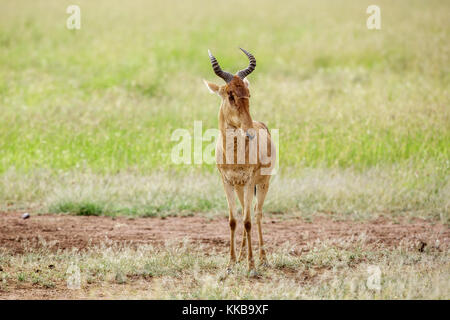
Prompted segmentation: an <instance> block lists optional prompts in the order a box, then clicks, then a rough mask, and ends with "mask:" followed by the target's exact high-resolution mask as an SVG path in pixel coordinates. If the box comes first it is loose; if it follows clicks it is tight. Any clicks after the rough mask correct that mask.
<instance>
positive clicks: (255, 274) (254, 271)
mask: <svg viewBox="0 0 450 320" xmlns="http://www.w3.org/2000/svg"><path fill="white" fill-rule="evenodd" d="M248 276H249V277H250V278H258V277H259V276H260V274H259V273H258V272H257V271H256V270H255V269H251V270H250V272H249V273H248Z"/></svg>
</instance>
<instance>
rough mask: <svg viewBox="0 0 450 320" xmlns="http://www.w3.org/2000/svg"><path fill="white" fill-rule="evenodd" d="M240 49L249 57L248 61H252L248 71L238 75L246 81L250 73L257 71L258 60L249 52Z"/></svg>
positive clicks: (240, 72)
mask: <svg viewBox="0 0 450 320" xmlns="http://www.w3.org/2000/svg"><path fill="white" fill-rule="evenodd" d="M239 49H241V50H242V52H244V53H245V55H246V56H247V57H248V60H249V61H250V64H249V65H248V67H247V69H244V70H241V71H239V72H238V73H237V74H236V75H237V76H238V77H239V78H241V79H244V78H245V77H246V76H248V75H249V74H250V73H252V72H253V70H255V68H256V59H255V57H254V56H253V55H252V54H251V53H250V52H247V51H245V50H244V49H242V48H239Z"/></svg>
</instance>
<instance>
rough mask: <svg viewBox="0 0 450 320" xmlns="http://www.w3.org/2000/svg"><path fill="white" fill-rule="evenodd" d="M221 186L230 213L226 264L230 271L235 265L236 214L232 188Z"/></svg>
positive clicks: (225, 184) (225, 185)
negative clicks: (223, 189)
mask: <svg viewBox="0 0 450 320" xmlns="http://www.w3.org/2000/svg"><path fill="white" fill-rule="evenodd" d="M223 185H224V188H225V194H226V196H227V202H228V209H229V211H230V214H229V219H228V222H229V224H230V262H229V263H228V267H227V270H228V271H231V267H232V266H233V264H235V263H236V251H235V249H234V245H235V241H234V232H235V230H236V219H235V218H234V213H235V212H236V200H235V197H234V187H233V186H232V185H231V184H228V183H226V182H224V183H223Z"/></svg>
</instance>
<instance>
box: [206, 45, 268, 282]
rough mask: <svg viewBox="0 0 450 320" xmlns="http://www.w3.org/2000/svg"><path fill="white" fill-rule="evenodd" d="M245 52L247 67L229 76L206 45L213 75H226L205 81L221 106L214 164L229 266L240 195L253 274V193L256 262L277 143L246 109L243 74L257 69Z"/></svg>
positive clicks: (262, 258)
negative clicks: (224, 208)
mask: <svg viewBox="0 0 450 320" xmlns="http://www.w3.org/2000/svg"><path fill="white" fill-rule="evenodd" d="M241 50H242V51H243V52H244V53H245V54H246V55H247V57H248V59H249V61H250V64H249V66H248V67H247V68H246V69H244V70H241V71H239V72H237V73H236V75H233V74H231V73H229V72H226V71H223V70H222V69H221V68H220V66H219V63H218V62H217V60H216V58H215V57H214V56H213V55H212V54H211V52H210V51H209V50H208V54H209V58H210V60H211V64H212V67H213V70H214V72H215V74H216V75H217V76H219V77H220V78H222V79H223V80H225V82H226V84H225V85H223V86H219V85H216V84H214V83H210V82H207V81H205V84H206V86H207V87H208V89H209V90H210V91H211V92H212V93H216V94H218V95H219V96H220V97H221V98H222V104H221V106H220V110H219V131H220V135H219V138H218V140H217V145H216V163H217V168H218V169H219V172H220V174H221V176H222V182H223V185H224V189H225V194H226V196H227V201H228V208H229V225H230V262H229V264H228V267H227V271H228V272H230V271H231V267H232V266H233V264H235V262H236V253H235V239H234V234H235V230H236V219H235V215H236V200H235V192H236V193H237V195H238V198H239V201H240V203H241V206H242V212H243V217H244V231H243V237H242V244H241V251H240V254H239V259H238V260H239V261H240V260H241V259H242V258H243V255H244V248H245V244H246V242H247V261H248V269H249V271H250V274H253V275H254V274H256V271H255V263H254V259H253V254H252V242H251V229H252V222H251V206H252V201H253V195H254V193H255V195H256V199H257V203H256V205H255V211H256V224H257V228H258V239H259V260H260V261H259V262H260V264H261V265H266V264H267V258H266V254H265V251H264V246H263V237H262V230H261V218H262V207H263V204H264V199H265V197H266V194H267V191H268V190H269V181H270V177H271V172H272V168H273V166H274V164H275V148H274V144H273V142H272V139H271V137H270V133H269V130H268V128H267V126H266V125H265V124H264V123H262V122H259V121H253V120H252V117H251V115H250V110H249V107H250V105H249V99H250V92H249V82H248V80H247V79H246V77H247V76H248V75H249V74H250V73H252V72H253V70H255V67H256V60H255V57H254V56H253V55H252V54H251V53H249V52H247V51H246V50H244V49H242V48H241Z"/></svg>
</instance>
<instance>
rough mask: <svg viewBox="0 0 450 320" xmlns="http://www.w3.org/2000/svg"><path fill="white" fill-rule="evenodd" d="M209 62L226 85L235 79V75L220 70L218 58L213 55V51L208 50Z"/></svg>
mask: <svg viewBox="0 0 450 320" xmlns="http://www.w3.org/2000/svg"><path fill="white" fill-rule="evenodd" d="M208 55H209V60H211V64H212V67H213V70H214V73H215V74H216V75H217V76H219V77H221V78H222V79H223V80H225V82H226V83H229V82H230V81H231V80H232V79H233V75H232V74H231V73H229V72H226V71H223V70H222V68H220V66H219V63H218V62H217V60H216V58H215V57H214V56H213V55H212V53H211V51H209V50H208Z"/></svg>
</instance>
